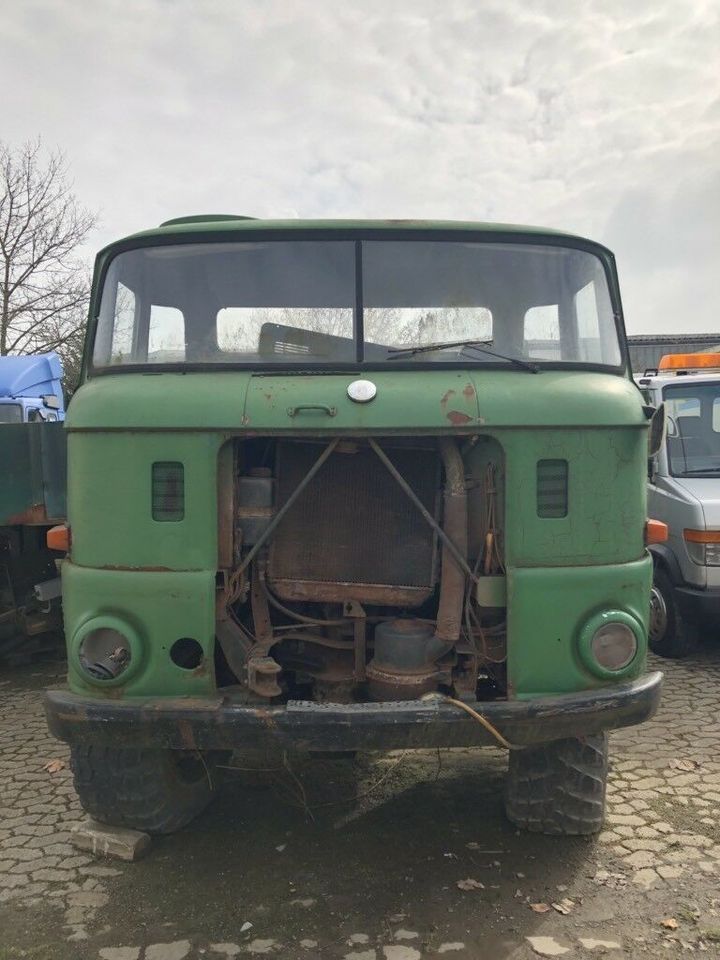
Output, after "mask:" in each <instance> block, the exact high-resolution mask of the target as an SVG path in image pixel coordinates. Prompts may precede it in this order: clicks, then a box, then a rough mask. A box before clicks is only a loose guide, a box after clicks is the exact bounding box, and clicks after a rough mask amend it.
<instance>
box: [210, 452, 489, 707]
mask: <svg viewBox="0 0 720 960" xmlns="http://www.w3.org/2000/svg"><path fill="white" fill-rule="evenodd" d="M218 476H219V490H218V495H219V504H220V515H219V526H218V536H219V554H220V561H219V566H220V573H219V578H218V586H219V590H218V601H217V640H218V643H217V645H216V649H217V656H216V674H217V680H218V685H219V686H222V687H226V688H234V690H235V691H236V692H237V693H238V694H241V695H242V697H243V698H244V699H247V700H249V701H250V702H252V701H258V700H259V701H261V702H262V701H266V702H267V701H272V702H283V700H286V699H304V700H313V701H318V702H335V703H349V702H354V701H364V700H376V701H387V700H409V699H414V698H417V697H421V696H423V695H425V694H428V693H432V692H435V691H437V692H442V693H447V694H452V695H453V696H457V697H461V698H463V699H468V700H476V699H495V698H499V697H504V696H505V695H506V672H505V659H506V658H505V647H506V628H505V601H504V558H503V533H502V522H501V518H502V515H503V496H502V488H503V482H502V478H503V458H502V450H501V448H500V446H499V445H498V443H497V441H495V440H494V439H493V438H491V437H488V436H483V435H475V436H471V437H464V438H458V439H455V438H451V437H440V438H437V437H423V436H419V437H418V436H412V437H392V438H387V437H386V438H373V437H363V438H356V437H353V438H342V437H336V438H333V439H327V438H325V439H317V438H312V437H303V438H294V437H293V438H285V437H283V438H270V437H259V438H252V439H243V440H240V439H237V440H234V441H231V442H230V443H229V444H227V445H226V447H225V448H224V450H223V452H222V454H221V458H220V464H219V474H218Z"/></svg>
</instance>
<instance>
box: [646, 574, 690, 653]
mask: <svg viewBox="0 0 720 960" xmlns="http://www.w3.org/2000/svg"><path fill="white" fill-rule="evenodd" d="M696 643H697V635H696V631H695V628H694V626H693V625H692V624H690V623H688V622H687V620H685V618H684V617H683V615H682V613H681V611H680V608H679V606H678V603H677V600H676V599H675V591H674V589H673V585H672V581H671V580H670V577H669V576H668V575H667V573H665V571H664V570H663V569H662V567H655V571H654V573H653V585H652V591H651V594H650V629H649V631H648V645H649V647H650V649H651V650H652V652H653V653H657V654H658V656H660V657H670V658H672V659H679V658H681V657H686V656H687V655H688V654H690V653H692V652H693V650H694V649H695V646H696Z"/></svg>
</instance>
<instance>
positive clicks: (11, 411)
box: [0, 403, 22, 423]
mask: <svg viewBox="0 0 720 960" xmlns="http://www.w3.org/2000/svg"><path fill="white" fill-rule="evenodd" d="M0 423H22V407H21V406H20V404H19V403H0Z"/></svg>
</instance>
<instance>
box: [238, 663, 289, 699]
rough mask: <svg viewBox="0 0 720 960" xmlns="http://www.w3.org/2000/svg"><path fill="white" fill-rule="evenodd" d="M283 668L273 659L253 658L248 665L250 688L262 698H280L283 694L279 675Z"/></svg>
mask: <svg viewBox="0 0 720 960" xmlns="http://www.w3.org/2000/svg"><path fill="white" fill-rule="evenodd" d="M281 670H282V667H281V666H280V664H279V663H278V662H277V660H273V658H272V657H251V658H250V659H249V660H248V664H247V674H248V687H249V688H250V690H252V691H253V693H257V694H258V696H261V697H279V696H280V694H281V693H282V690H281V689H280V687H279V685H278V682H277V675H278V674H279V673H280V672H281Z"/></svg>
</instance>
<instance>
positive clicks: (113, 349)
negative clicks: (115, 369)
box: [110, 282, 135, 363]
mask: <svg viewBox="0 0 720 960" xmlns="http://www.w3.org/2000/svg"><path fill="white" fill-rule="evenodd" d="M134 331H135V294H134V293H133V292H132V290H131V289H130V288H129V287H126V286H125V284H123V283H119V282H118V285H117V295H116V297H115V313H114V316H113V331H112V343H111V346H110V353H111V356H112V362H113V363H130V362H131V360H132V350H133V333H134Z"/></svg>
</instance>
